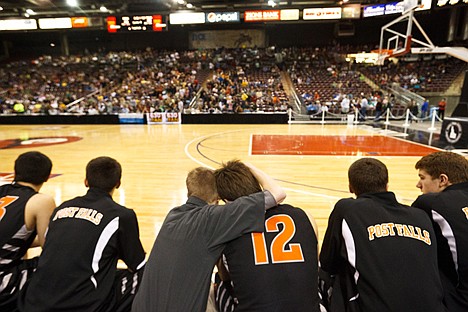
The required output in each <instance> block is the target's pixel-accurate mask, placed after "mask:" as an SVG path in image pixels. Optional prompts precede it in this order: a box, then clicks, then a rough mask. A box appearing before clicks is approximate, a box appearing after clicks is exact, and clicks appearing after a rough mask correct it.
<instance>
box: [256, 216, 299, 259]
mask: <svg viewBox="0 0 468 312" xmlns="http://www.w3.org/2000/svg"><path fill="white" fill-rule="evenodd" d="M280 223H281V224H283V229H282V231H281V232H279V227H278V225H279V224H280ZM265 228H266V231H267V232H279V233H278V234H277V235H276V236H275V238H273V241H272V242H271V246H270V254H271V262H272V263H286V262H303V261H304V255H303V254H302V248H301V245H300V244H298V243H296V244H289V241H290V240H291V239H292V238H293V236H294V234H295V233H296V225H295V224H294V220H293V219H292V218H291V217H290V216H288V215H284V214H281V215H275V216H272V217H270V218H268V219H267V220H265ZM251 235H252V244H253V249H254V258H255V265H262V264H268V263H270V262H269V260H268V249H267V244H266V240H265V234H264V233H252V234H251Z"/></svg>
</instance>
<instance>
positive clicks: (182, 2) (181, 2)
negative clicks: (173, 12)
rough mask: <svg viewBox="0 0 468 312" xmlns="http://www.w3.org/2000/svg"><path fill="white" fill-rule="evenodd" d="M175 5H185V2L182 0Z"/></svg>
mask: <svg viewBox="0 0 468 312" xmlns="http://www.w3.org/2000/svg"><path fill="white" fill-rule="evenodd" d="M177 3H178V4H185V1H184V0H177Z"/></svg>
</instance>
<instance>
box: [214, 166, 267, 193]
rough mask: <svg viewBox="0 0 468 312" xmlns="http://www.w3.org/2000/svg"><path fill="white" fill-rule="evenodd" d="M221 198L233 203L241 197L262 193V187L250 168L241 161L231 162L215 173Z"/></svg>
mask: <svg viewBox="0 0 468 312" xmlns="http://www.w3.org/2000/svg"><path fill="white" fill-rule="evenodd" d="M215 177H216V187H217V188H218V194H219V198H221V199H222V200H228V201H233V200H235V199H236V198H239V197H241V196H247V195H250V194H253V193H257V192H261V191H262V187H261V186H260V184H259V183H258V180H257V179H256V178H255V177H254V175H253V174H252V171H250V169H249V167H247V166H246V165H245V164H244V163H242V162H241V161H239V160H236V159H235V160H231V161H228V162H227V163H225V164H222V167H221V168H219V169H217V170H216V171H215Z"/></svg>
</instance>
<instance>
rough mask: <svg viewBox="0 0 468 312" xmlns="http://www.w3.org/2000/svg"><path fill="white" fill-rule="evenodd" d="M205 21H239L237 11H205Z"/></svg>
mask: <svg viewBox="0 0 468 312" xmlns="http://www.w3.org/2000/svg"><path fill="white" fill-rule="evenodd" d="M206 22H207V23H238V22H240V14H239V12H210V13H206Z"/></svg>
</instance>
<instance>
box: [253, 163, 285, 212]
mask: <svg viewBox="0 0 468 312" xmlns="http://www.w3.org/2000/svg"><path fill="white" fill-rule="evenodd" d="M245 164H246V166H247V167H249V169H250V171H251V172H252V174H253V175H254V177H255V178H256V179H257V180H258V182H259V183H260V185H261V186H262V187H263V189H264V190H267V191H269V192H270V193H271V195H272V196H273V198H274V199H275V201H276V203H277V204H279V203H281V202H282V201H283V200H284V199H285V198H286V193H285V191H284V190H283V188H282V187H281V186H280V185H279V184H278V182H276V181H275V179H273V178H272V177H270V176H269V175H267V174H266V173H265V172H263V171H262V170H260V169H258V168H257V167H255V166H254V165H252V164H250V163H245Z"/></svg>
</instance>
